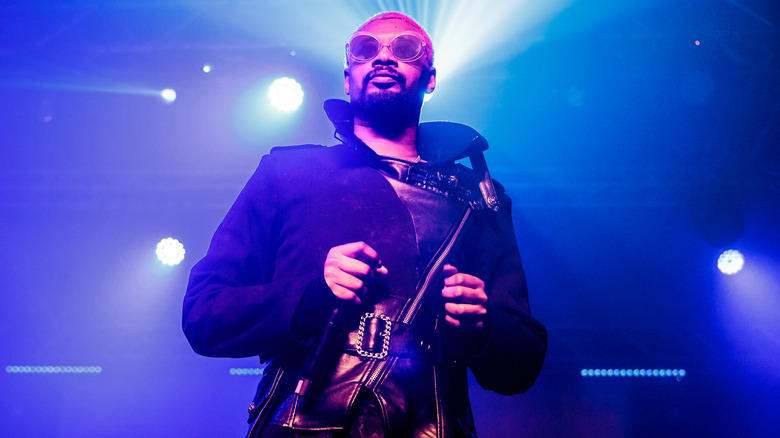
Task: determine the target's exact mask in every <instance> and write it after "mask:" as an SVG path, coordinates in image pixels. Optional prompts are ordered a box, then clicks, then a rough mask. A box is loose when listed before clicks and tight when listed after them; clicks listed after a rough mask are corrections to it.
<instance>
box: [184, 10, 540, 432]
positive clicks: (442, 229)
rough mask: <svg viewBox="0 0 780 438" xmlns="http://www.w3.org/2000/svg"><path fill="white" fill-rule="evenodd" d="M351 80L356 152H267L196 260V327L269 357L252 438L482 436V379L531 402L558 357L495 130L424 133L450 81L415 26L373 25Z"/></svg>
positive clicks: (335, 105) (341, 117) (192, 328)
mask: <svg viewBox="0 0 780 438" xmlns="http://www.w3.org/2000/svg"><path fill="white" fill-rule="evenodd" d="M344 77H345V81H344V88H345V92H346V94H347V95H349V97H350V102H349V103H346V102H342V101H328V102H326V111H327V112H328V115H329V117H330V118H331V120H332V121H333V122H334V125H336V130H337V138H339V139H340V140H341V144H339V145H336V146H332V147H322V146H312V145H304V146H297V147H287V148H275V149H274V150H273V151H272V152H271V153H270V154H268V155H266V156H265V157H263V160H262V161H261V163H260V166H259V167H258V169H257V171H256V172H255V174H254V175H253V176H252V178H251V179H250V180H249V182H248V183H247V185H246V187H245V188H244V190H243V191H242V193H241V194H240V195H239V197H238V199H237V200H236V203H235V204H234V205H233V207H232V208H231V209H230V211H229V212H228V214H227V216H226V217H225V219H224V221H223V222H222V224H221V225H220V226H219V228H218V229H217V231H216V233H215V235H214V238H213V240H212V243H211V247H210V248H209V251H208V253H207V255H206V256H205V257H204V258H203V260H201V261H200V262H199V263H198V264H197V265H195V267H193V270H192V274H191V278H190V284H189V287H188V290H187V295H186V297H185V300H184V318H183V326H184V332H185V334H186V335H187V338H188V339H189V341H190V344H191V345H192V347H193V349H194V350H195V351H196V352H198V353H200V354H203V355H206V356H222V357H247V356H254V355H257V356H259V357H260V360H261V361H263V362H268V364H267V365H266V368H265V371H264V377H263V379H262V381H261V382H260V385H259V387H258V392H257V395H256V398H255V401H254V403H253V404H252V405H251V406H250V418H249V422H250V424H251V426H250V431H249V435H250V436H262V437H278V436H285V437H291V436H317V437H346V436H358V437H359V436H372V437H381V436H393V437H405V436H410V437H412V436H413V437H422V436H426V437H427V436H431V437H434V436H439V437H442V436H445V437H450V436H452V437H461V436H475V434H476V432H475V430H474V424H473V419H472V416H471V408H470V405H469V402H468V393H467V375H466V368H467V367H468V368H470V369H471V370H472V372H473V373H474V375H475V377H476V379H477V381H478V382H479V383H480V385H482V386H483V387H485V388H487V389H491V390H494V391H496V392H499V393H502V394H516V393H519V392H523V391H525V390H527V389H528V388H529V387H530V386H531V385H532V384H533V382H534V380H535V379H536V376H537V375H538V373H539V370H540V368H541V365H542V361H543V359H544V355H545V352H546V342H547V339H546V332H545V329H544V327H543V326H542V325H541V324H540V323H539V322H538V321H537V320H536V319H534V318H533V317H532V316H531V314H530V311H529V306H528V298H527V291H526V284H525V277H524V274H523V270H522V265H521V262H520V256H519V254H518V250H517V245H516V242H515V237H514V232H513V229H512V221H511V216H510V205H509V198H507V197H506V196H505V195H504V194H503V193H502V192H501V190H500V187H498V190H496V187H495V186H494V185H493V181H492V180H491V179H490V178H489V174H487V171H486V168H483V167H484V165H483V164H480V163H483V162H484V161H483V160H482V158H481V157H482V155H481V152H482V150H483V149H485V148H486V144H484V139H482V138H481V136H479V135H478V134H476V133H475V132H474V131H473V130H471V129H470V128H468V127H464V126H463V125H455V124H452V125H448V124H446V123H444V124H438V125H436V124H419V117H420V110H421V107H422V102H423V97H424V94H425V93H430V92H432V91H433V89H434V87H435V85H436V70H435V69H434V68H433V46H432V44H431V41H430V39H429V37H428V35H427V34H426V32H425V31H424V30H423V29H422V27H420V26H419V25H418V24H417V23H416V22H415V21H414V20H412V19H411V18H409V17H407V16H405V15H402V14H399V13H385V14H379V15H377V16H375V17H372V18H371V19H369V20H368V21H367V22H366V23H364V24H363V25H362V26H361V27H360V28H359V29H358V31H357V32H355V33H354V34H353V35H352V37H351V38H350V40H349V43H348V45H347V67H346V69H345V70H344ZM339 102H341V103H339ZM429 126H433V128H430V127H429ZM464 135H465V136H466V137H464ZM463 138H467V141H465V142H464V141H463ZM473 140H474V141H473ZM480 141H482V142H480ZM465 156H469V157H470V158H471V162H472V164H473V165H474V170H472V169H469V168H466V167H465V166H462V165H459V164H455V163H454V160H455V159H459V158H463V157H465Z"/></svg>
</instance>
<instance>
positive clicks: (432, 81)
mask: <svg viewBox="0 0 780 438" xmlns="http://www.w3.org/2000/svg"><path fill="white" fill-rule="evenodd" d="M428 74H429V75H430V76H428V84H427V85H426V86H425V92H426V93H428V94H430V93H433V90H435V89H436V69H435V68H433V67H431V69H430V70H428Z"/></svg>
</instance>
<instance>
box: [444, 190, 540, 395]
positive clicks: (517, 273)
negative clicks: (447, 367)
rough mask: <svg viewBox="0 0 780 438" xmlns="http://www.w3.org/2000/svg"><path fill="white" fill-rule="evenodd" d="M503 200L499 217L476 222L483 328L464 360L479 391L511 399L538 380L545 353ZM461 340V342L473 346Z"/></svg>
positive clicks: (489, 215) (508, 206) (486, 216)
mask: <svg viewBox="0 0 780 438" xmlns="http://www.w3.org/2000/svg"><path fill="white" fill-rule="evenodd" d="M503 198H504V199H502V208H501V210H499V212H497V213H492V212H483V213H481V214H480V215H479V217H478V219H477V221H476V222H477V225H478V226H479V227H480V230H481V231H480V233H479V238H478V242H477V244H476V245H477V247H478V248H479V249H478V251H477V254H478V266H477V267H476V268H475V272H477V276H479V277H480V278H482V279H483V280H484V281H485V289H486V293H487V295H488V302H487V304H486V307H487V314H488V323H487V330H486V333H484V334H483V335H482V336H481V337H480V339H479V340H478V343H477V344H476V345H478V346H479V347H478V348H477V349H476V350H472V351H473V353H472V354H470V355H468V356H466V358H465V360H466V363H467V364H468V366H469V368H470V369H471V371H472V372H473V373H474V376H475V378H476V379H477V382H478V383H479V384H480V386H482V387H483V388H485V389H488V390H492V391H495V392H497V393H500V394H505V395H511V394H518V393H522V392H525V391H527V390H528V389H529V388H530V387H531V385H533V383H534V381H535V380H536V377H537V376H538V375H539V372H540V371H541V367H542V363H543V362H544V357H545V355H546V352H547V331H546V329H545V328H544V326H543V325H542V324H541V323H540V322H539V321H538V320H537V319H536V318H534V317H533V316H532V315H531V310H530V306H529V303H528V288H527V285H526V279H525V273H524V271H523V266H522V262H521V259H520V253H519V251H518V248H517V241H516V238H515V233H514V228H513V225H512V217H511V201H510V199H509V198H508V197H503ZM449 331H450V333H452V332H454V331H456V330H449ZM458 336H459V335H457V334H455V335H454V337H455V338H456V339H457V337H458ZM460 336H461V339H460V342H469V341H471V342H473V341H474V339H468V338H467V337H466V338H464V337H463V335H460ZM453 342H458V341H457V340H455V341H453Z"/></svg>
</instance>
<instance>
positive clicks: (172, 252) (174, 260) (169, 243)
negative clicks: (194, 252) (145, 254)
mask: <svg viewBox="0 0 780 438" xmlns="http://www.w3.org/2000/svg"><path fill="white" fill-rule="evenodd" d="M184 252H185V251H184V245H182V244H181V242H179V241H178V240H176V239H173V238H171V237H168V238H165V239H163V240H161V241H160V242H159V243H158V244H157V250H156V251H155V253H156V254H157V260H159V261H161V262H162V263H163V264H165V265H168V266H174V265H178V264H179V263H181V261H182V260H184Z"/></svg>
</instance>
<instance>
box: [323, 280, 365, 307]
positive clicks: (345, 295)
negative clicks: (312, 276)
mask: <svg viewBox="0 0 780 438" xmlns="http://www.w3.org/2000/svg"><path fill="white" fill-rule="evenodd" d="M330 290H331V291H333V295H335V296H336V298H338V299H340V300H343V301H349V302H353V303H355V304H360V297H359V296H358V295H357V294H356V293H355V292H353V291H351V290H349V289H347V288H345V287H343V286H340V285H338V284H336V285H333V286H331V288H330Z"/></svg>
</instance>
